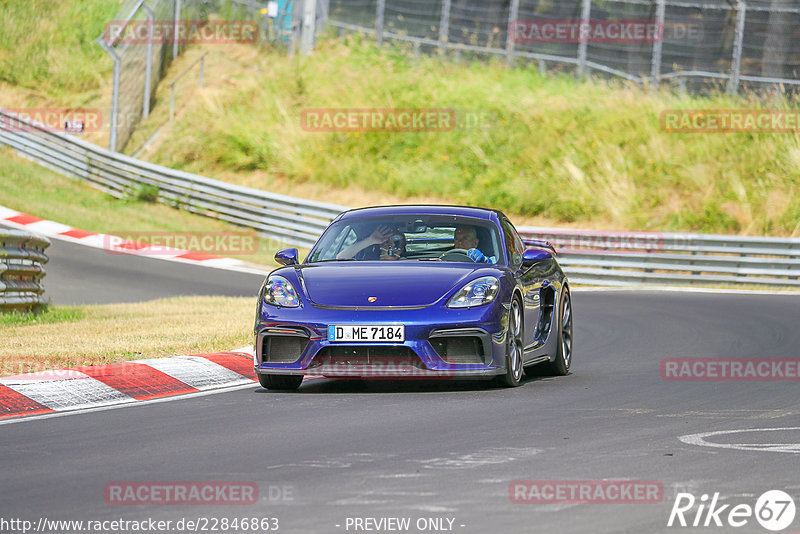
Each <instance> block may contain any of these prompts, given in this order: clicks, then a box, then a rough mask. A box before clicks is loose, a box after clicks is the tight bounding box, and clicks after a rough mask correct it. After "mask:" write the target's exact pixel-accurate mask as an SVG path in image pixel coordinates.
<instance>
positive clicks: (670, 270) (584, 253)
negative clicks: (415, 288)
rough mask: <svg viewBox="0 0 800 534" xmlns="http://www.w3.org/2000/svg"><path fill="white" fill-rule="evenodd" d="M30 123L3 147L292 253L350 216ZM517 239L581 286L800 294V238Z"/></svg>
mask: <svg viewBox="0 0 800 534" xmlns="http://www.w3.org/2000/svg"><path fill="white" fill-rule="evenodd" d="M0 116H5V117H9V118H13V119H15V121H12V123H13V124H18V123H19V121H21V120H22V119H21V118H19V117H17V116H16V115H14V114H12V113H8V112H6V111H3V110H2V109H0ZM2 122H3V121H0V123H2ZM28 124H30V128H29V130H30V131H25V132H17V131H9V130H3V129H0V145H8V146H10V147H12V148H14V149H15V150H16V151H17V152H19V153H20V154H21V155H23V156H25V157H27V158H29V159H31V160H33V161H35V162H37V163H39V164H41V165H44V166H46V167H48V168H50V169H53V170H54V171H56V172H58V173H61V174H64V175H66V176H71V177H74V178H78V179H81V180H85V181H87V182H88V183H90V184H91V185H93V186H94V187H96V188H98V189H101V190H102V191H105V192H107V193H109V194H110V195H113V196H115V197H118V198H121V197H125V196H126V195H130V194H132V193H135V192H136V191H137V190H138V189H139V188H140V187H142V186H148V185H149V186H155V187H158V200H159V201H160V202H163V203H166V204H168V205H171V206H175V207H178V208H181V209H185V210H188V211H191V212H194V213H198V214H201V215H205V216H208V217H213V218H216V219H221V220H224V221H227V222H230V223H232V224H235V225H238V226H243V227H247V228H252V229H254V230H255V231H256V232H258V233H259V234H261V235H264V236H267V237H270V238H273V239H276V240H278V241H281V242H284V243H287V244H289V245H294V246H302V247H310V246H311V245H313V244H314V242H315V241H316V239H317V237H318V236H319V235H320V233H321V232H322V231H323V230H324V229H325V228H326V227H327V226H328V224H329V223H330V221H331V219H333V218H334V217H336V216H337V215H338V214H339V213H341V212H342V211H345V210H347V209H348V208H346V207H344V206H337V205H334V204H325V203H321V202H314V201H310V200H303V199H299V198H294V197H289V196H285V195H278V194H275V193H269V192H266V191H261V190H258V189H252V188H248V187H241V186H237V185H232V184H227V183H225V182H221V181H218V180H212V179H210V178H206V177H203V176H199V175H196V174H190V173H186V172H182V171H177V170H174V169H170V168H167V167H162V166H159V165H154V164H151V163H147V162H144V161H140V160H137V159H134V158H131V157H128V156H125V155H122V154H119V153H116V152H111V151H109V150H106V149H104V148H100V147H98V146H95V145H92V144H89V143H87V142H85V141H82V140H80V139H77V138H75V137H71V136H69V135H65V134H61V133H56V132H51V131H49V130H47V129H46V128H45V127H43V126H41V125H34V124H31V123H28ZM26 129H28V128H26ZM520 233H521V234H522V235H523V237H524V238H526V239H543V240H547V241H550V242H551V243H553V244H554V245H555V247H556V249H557V250H558V253H559V262H560V263H561V265H562V266H563V267H564V270H565V271H566V273H567V275H568V276H569V277H570V279H571V280H572V281H573V282H575V283H585V284H599V285H639V284H661V285H663V284H682V285H683V284H706V285H708V284H734V285H737V284H756V285H765V286H773V287H776V286H787V287H800V239H797V238H793V239H787V238H775V237H740V236H726V235H707V234H677V233H669V234H666V233H665V234H661V233H654V232H622V233H620V232H597V231H586V230H565V229H549V228H536V227H529V228H520Z"/></svg>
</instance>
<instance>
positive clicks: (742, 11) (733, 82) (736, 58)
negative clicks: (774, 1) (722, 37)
mask: <svg viewBox="0 0 800 534" xmlns="http://www.w3.org/2000/svg"><path fill="white" fill-rule="evenodd" d="M746 14H747V4H746V3H745V2H744V0H737V2H736V39H735V40H734V42H733V58H732V61H731V77H730V80H728V93H730V94H736V93H737V92H738V91H739V76H740V73H741V67H742V42H743V41H744V22H745V16H746Z"/></svg>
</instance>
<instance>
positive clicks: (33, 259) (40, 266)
mask: <svg viewBox="0 0 800 534" xmlns="http://www.w3.org/2000/svg"><path fill="white" fill-rule="evenodd" d="M49 246H50V241H49V240H48V239H47V238H45V237H41V236H37V235H34V234H30V233H28V232H22V231H19V230H8V229H6V228H0V311H9V310H24V309H29V308H32V307H33V306H35V305H37V304H42V303H44V287H43V286H42V278H43V277H44V275H45V271H44V264H45V263H47V255H45V253H44V250H45V249H46V248H47V247H49Z"/></svg>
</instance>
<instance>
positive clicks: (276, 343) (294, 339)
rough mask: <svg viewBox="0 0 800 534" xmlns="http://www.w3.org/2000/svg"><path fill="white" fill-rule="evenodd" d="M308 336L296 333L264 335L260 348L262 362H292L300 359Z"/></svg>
mask: <svg viewBox="0 0 800 534" xmlns="http://www.w3.org/2000/svg"><path fill="white" fill-rule="evenodd" d="M306 345H308V338H307V337H301V336H296V335H291V336H285V335H278V334H271V335H267V336H264V338H263V341H262V348H261V362H262V363H293V362H296V361H297V360H299V359H300V356H301V355H302V354H303V351H304V350H305V349H306Z"/></svg>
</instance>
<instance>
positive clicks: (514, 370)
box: [497, 298, 522, 388]
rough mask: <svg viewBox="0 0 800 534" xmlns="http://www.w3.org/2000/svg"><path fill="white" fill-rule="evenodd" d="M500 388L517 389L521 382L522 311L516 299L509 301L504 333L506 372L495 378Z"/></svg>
mask: <svg viewBox="0 0 800 534" xmlns="http://www.w3.org/2000/svg"><path fill="white" fill-rule="evenodd" d="M497 378H498V379H499V380H498V382H499V383H500V385H502V386H506V387H510V388H513V387H517V386H519V384H520V382H521V380H522V309H521V308H520V305H519V301H518V300H517V299H516V298H513V299H511V309H509V311H508V329H507V331H506V372H505V374H502V375H500V376H499V377H497Z"/></svg>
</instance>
